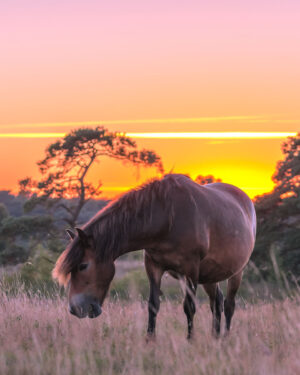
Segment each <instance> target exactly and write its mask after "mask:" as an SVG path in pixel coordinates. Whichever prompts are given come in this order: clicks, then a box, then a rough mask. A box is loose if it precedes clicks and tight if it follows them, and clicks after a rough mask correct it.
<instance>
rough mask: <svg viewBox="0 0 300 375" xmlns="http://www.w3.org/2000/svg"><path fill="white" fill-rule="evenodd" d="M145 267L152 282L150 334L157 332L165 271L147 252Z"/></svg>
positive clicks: (149, 311)
mask: <svg viewBox="0 0 300 375" xmlns="http://www.w3.org/2000/svg"><path fill="white" fill-rule="evenodd" d="M145 268H146V272H147V275H148V279H149V283H150V295H149V301H148V314H149V319H148V329H147V333H148V336H153V335H154V334H155V325H156V315H157V313H158V310H159V306H160V299H159V297H160V294H161V291H160V284H161V278H162V275H163V273H164V271H163V270H162V269H161V268H160V267H159V266H158V265H157V264H156V263H154V262H153V261H152V260H151V258H150V257H149V255H147V253H146V254H145Z"/></svg>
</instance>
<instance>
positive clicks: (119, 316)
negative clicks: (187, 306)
mask: <svg viewBox="0 0 300 375" xmlns="http://www.w3.org/2000/svg"><path fill="white" fill-rule="evenodd" d="M299 313H300V309H299V299H298V300H297V299H294V300H285V301H283V302H278V301H277V302H273V303H266V304H257V305H246V306H244V307H243V308H238V309H237V311H236V314H235V316H234V318H233V328H232V332H231V334H230V336H229V337H223V338H221V339H219V340H215V339H213V338H212V336H211V329H210V325H211V313H210V310H209V308H208V304H204V305H202V306H198V309H197V314H196V317H195V330H196V335H195V338H194V340H193V341H192V342H188V341H187V340H186V321H185V315H184V313H183V311H182V306H181V305H180V304H177V303H176V304H175V303H171V302H163V303H162V305H161V311H160V313H159V317H158V324H157V338H156V341H155V342H150V343H148V344H146V341H145V328H146V320H147V308H146V305H145V304H142V303H140V302H132V303H127V304H126V303H121V302H115V303H113V302H107V303H106V304H105V306H104V311H103V314H102V315H101V316H100V317H99V318H97V319H94V320H89V319H84V320H79V319H77V318H75V317H72V316H71V315H70V314H69V313H68V312H67V305H66V301H65V300H64V299H61V298H59V297H57V298H55V299H47V298H44V297H40V298H38V297H34V296H32V297H28V296H27V295H26V294H25V293H23V292H20V293H19V294H18V295H17V296H15V297H7V296H6V295H5V294H4V293H2V295H1V297H0V373H1V374H2V375H4V374H10V375H11V374H51V375H52V374H80V375H81V374H181V375H183V374H184V375H188V374H205V375H209V374H228V375H229V374H230V375H232V374H299V373H300V320H299V316H300V314H299Z"/></svg>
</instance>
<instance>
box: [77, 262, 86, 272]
mask: <svg viewBox="0 0 300 375" xmlns="http://www.w3.org/2000/svg"><path fill="white" fill-rule="evenodd" d="M87 266H88V264H87V263H81V264H80V265H79V267H78V269H79V271H84V270H85V269H86V268H87Z"/></svg>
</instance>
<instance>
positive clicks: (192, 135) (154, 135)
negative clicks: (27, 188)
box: [0, 132, 297, 139]
mask: <svg viewBox="0 0 300 375" xmlns="http://www.w3.org/2000/svg"><path fill="white" fill-rule="evenodd" d="M117 134H118V135H120V136H124V137H129V138H137V139H279V138H287V137H295V136H297V132H120V133H117ZM66 135H67V133H0V138H62V137H64V136H66Z"/></svg>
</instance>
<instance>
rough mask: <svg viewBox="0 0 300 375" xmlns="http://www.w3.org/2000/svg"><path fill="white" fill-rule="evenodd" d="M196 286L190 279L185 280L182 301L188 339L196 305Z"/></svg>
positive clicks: (191, 329)
mask: <svg viewBox="0 0 300 375" xmlns="http://www.w3.org/2000/svg"><path fill="white" fill-rule="evenodd" d="M196 287H197V284H196V286H195V285H194V283H193V282H192V281H191V280H187V283H186V295H185V299H184V303H183V310H184V312H185V315H186V317H187V324H188V334H187V338H188V339H190V338H191V337H192V334H193V320H194V315H195V312H196V305H195V296H196Z"/></svg>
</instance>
